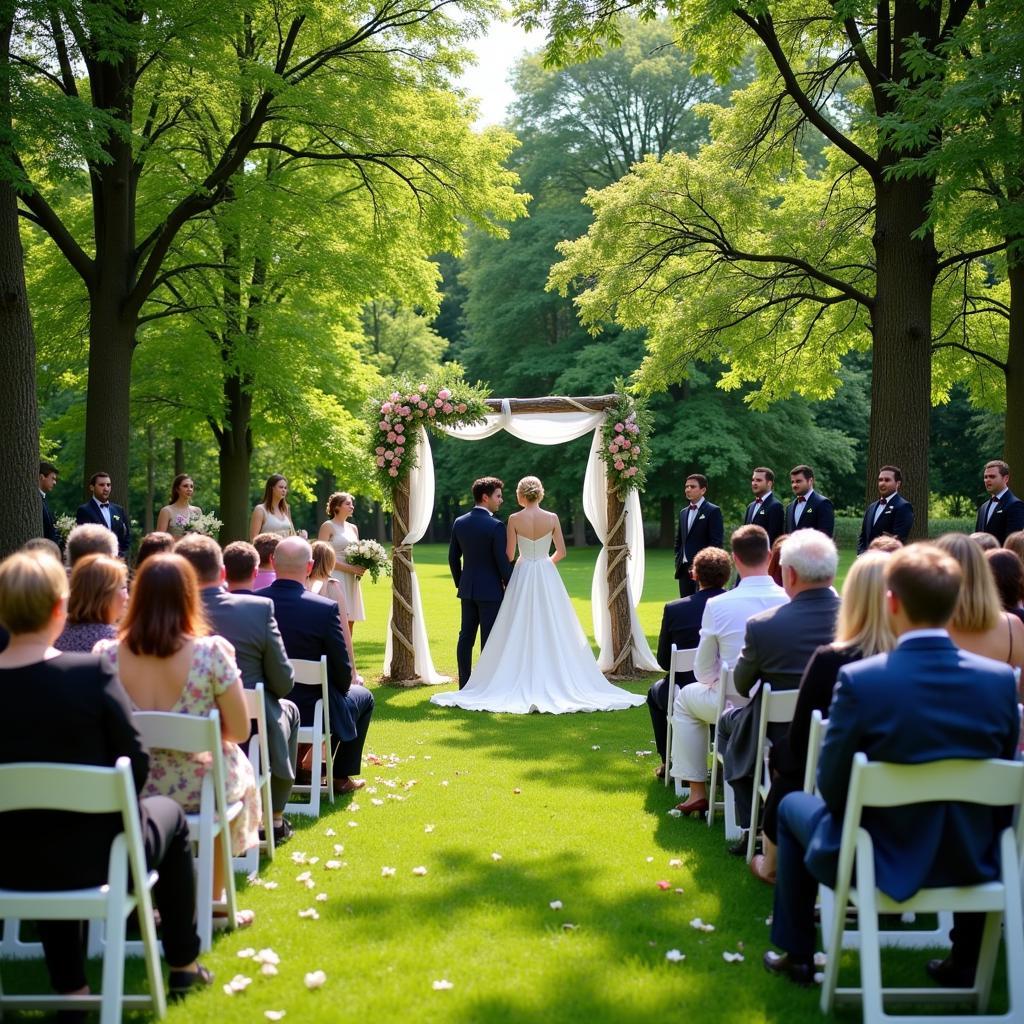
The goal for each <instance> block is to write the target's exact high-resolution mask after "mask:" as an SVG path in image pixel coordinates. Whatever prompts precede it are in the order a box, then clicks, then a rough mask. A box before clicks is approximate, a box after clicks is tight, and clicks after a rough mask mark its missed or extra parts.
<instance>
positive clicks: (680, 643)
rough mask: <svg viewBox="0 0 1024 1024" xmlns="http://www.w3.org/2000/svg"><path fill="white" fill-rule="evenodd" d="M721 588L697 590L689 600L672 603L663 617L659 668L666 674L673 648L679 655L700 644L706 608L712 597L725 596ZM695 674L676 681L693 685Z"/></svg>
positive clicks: (659, 636) (682, 598)
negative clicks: (674, 646)
mask: <svg viewBox="0 0 1024 1024" xmlns="http://www.w3.org/2000/svg"><path fill="white" fill-rule="evenodd" d="M724 593H725V591H724V590H722V588H721V587H709V588H708V589H707V590H698V591H697V593H696V594H691V595H690V596H689V597H681V598H678V599H677V600H675V601H669V602H668V604H666V605H665V610H664V611H663V612H662V613H661V632H660V633H659V634H658V664H659V665H660V666H661V667H662V668H663V669H664V670H665V671H666V672H667V671H668V670H669V662H670V661H671V659H672V645H673V644H675V645H676V648H677V649H678V650H680V651H688V650H692V649H693V648H694V647H696V646H697V644H699V643H700V624H701V620H702V619H703V618H704V606H705V605H706V604H707V603H708V601H710V600H711V598H713V597H718V595H719V594H724ZM693 681H694V676H693V673H692V672H683V673H681V674H680V675H679V676H677V677H676V683H677V685H684V686H685V685H686V683H692V682H693Z"/></svg>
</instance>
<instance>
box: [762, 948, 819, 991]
mask: <svg viewBox="0 0 1024 1024" xmlns="http://www.w3.org/2000/svg"><path fill="white" fill-rule="evenodd" d="M762 962H763V963H764V969H765V970H766V971H767V972H768V973H769V974H777V975H779V976H780V977H783V978H789V980H790V981H791V982H793V984H794V985H802V986H805V987H806V986H807V985H810V984H813V982H814V964H812V963H811V962H810V961H809V960H794V959H793V958H792V957H791V956H790V955H789V954H788V953H774V952H772V950H768V952H767V953H765V955H764V960H763V961H762Z"/></svg>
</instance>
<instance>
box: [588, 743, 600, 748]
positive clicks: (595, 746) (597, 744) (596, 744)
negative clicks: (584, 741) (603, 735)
mask: <svg viewBox="0 0 1024 1024" xmlns="http://www.w3.org/2000/svg"><path fill="white" fill-rule="evenodd" d="M590 749H591V750H600V749H601V744H600V743H595V744H594V745H593V746H592V747H591V748H590Z"/></svg>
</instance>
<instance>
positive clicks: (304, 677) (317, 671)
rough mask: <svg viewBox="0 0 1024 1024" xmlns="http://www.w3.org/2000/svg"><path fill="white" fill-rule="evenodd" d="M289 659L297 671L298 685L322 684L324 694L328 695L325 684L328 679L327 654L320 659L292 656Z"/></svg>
mask: <svg viewBox="0 0 1024 1024" xmlns="http://www.w3.org/2000/svg"><path fill="white" fill-rule="evenodd" d="M289 661H290V662H291V666H292V670H293V671H294V672H295V684H296V686H320V687H323V688H324V696H325V697H326V696H327V689H326V686H325V683H326V680H327V655H326V654H325V655H323V656H322V657H321V658H320V659H319V660H318V661H306V660H305V659H303V658H290V659H289Z"/></svg>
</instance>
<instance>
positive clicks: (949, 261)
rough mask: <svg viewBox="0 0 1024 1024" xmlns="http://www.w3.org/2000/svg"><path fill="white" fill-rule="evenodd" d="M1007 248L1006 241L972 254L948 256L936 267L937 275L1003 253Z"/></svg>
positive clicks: (974, 251)
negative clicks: (959, 264)
mask: <svg viewBox="0 0 1024 1024" xmlns="http://www.w3.org/2000/svg"><path fill="white" fill-rule="evenodd" d="M1005 248H1006V241H1005V239H1004V240H1003V241H1002V242H997V243H996V244H995V245H990V246H988V247H987V248H984V249H974V250H972V251H971V252H962V253H957V254H956V255H955V256H947V257H946V258H945V259H944V260H939V262H938V263H937V264H936V265H935V271H936V273H939V274H941V273H942V271H943V270H946V269H947V268H949V267H954V266H956V264H958V263H967V262H969V261H971V260H977V259H981V257H982V256H991V255H992V254H993V253H997V252H1002V251H1003V250H1004V249H1005Z"/></svg>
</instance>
